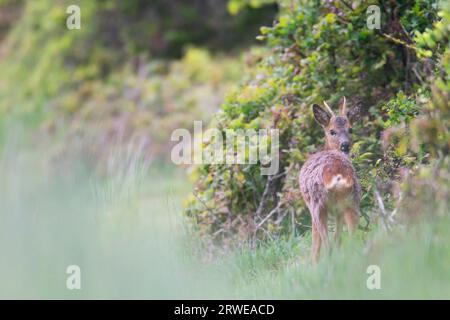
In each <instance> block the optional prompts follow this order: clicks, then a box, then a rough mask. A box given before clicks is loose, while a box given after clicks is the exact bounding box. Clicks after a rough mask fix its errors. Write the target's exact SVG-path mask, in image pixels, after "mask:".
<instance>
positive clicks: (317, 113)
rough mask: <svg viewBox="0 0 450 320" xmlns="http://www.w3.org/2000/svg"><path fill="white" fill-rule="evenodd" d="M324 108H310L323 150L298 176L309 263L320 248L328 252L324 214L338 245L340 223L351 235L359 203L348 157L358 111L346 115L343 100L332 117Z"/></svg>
mask: <svg viewBox="0 0 450 320" xmlns="http://www.w3.org/2000/svg"><path fill="white" fill-rule="evenodd" d="M324 104H325V106H326V109H327V111H326V110H324V109H323V108H321V107H320V106H318V105H317V104H314V105H313V113H314V118H315V119H316V121H317V122H318V123H319V124H320V125H321V126H322V128H323V129H324V131H325V137H326V143H325V148H324V150H323V151H320V152H317V153H315V154H313V155H311V156H310V157H309V158H308V159H307V160H306V162H305V164H304V165H303V167H302V168H301V170H300V175H299V182H300V191H301V194H302V196H303V199H304V200H305V202H306V205H307V206H308V209H309V212H310V214H311V218H312V248H311V257H312V261H313V263H316V262H317V260H318V257H319V253H320V247H321V245H324V246H325V247H326V249H327V250H328V249H329V243H328V225H327V219H328V213H332V214H334V215H335V217H336V230H335V240H336V241H337V242H339V238H340V229H341V228H342V220H343V219H344V220H345V222H346V224H347V226H348V229H349V231H350V232H351V233H353V231H354V230H355V229H356V228H357V226H358V219H359V203H360V199H361V186H360V184H359V181H358V178H357V177H356V173H355V169H354V168H353V165H352V162H351V161H350V159H349V157H348V154H349V152H350V148H351V133H352V128H351V125H352V124H353V122H354V120H356V118H357V116H358V113H359V107H355V108H352V109H351V110H349V111H347V110H346V100H345V97H344V99H343V103H342V105H341V107H340V109H339V115H338V116H336V115H335V114H334V112H333V111H332V110H331V108H330V107H329V106H328V105H327V104H326V102H325V101H324Z"/></svg>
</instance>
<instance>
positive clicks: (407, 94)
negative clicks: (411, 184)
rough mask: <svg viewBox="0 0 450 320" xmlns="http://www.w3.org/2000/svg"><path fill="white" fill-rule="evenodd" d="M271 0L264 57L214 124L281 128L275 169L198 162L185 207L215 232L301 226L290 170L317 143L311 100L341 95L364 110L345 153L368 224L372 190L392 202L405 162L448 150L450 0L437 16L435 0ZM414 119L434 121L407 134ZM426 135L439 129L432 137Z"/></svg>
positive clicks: (254, 235)
mask: <svg viewBox="0 0 450 320" xmlns="http://www.w3.org/2000/svg"><path fill="white" fill-rule="evenodd" d="M279 3H280V7H281V8H282V9H281V12H280V14H279V17H278V20H277V21H276V22H275V23H274V25H273V26H272V27H262V28H261V35H260V36H259V37H258V38H259V39H260V40H265V42H266V51H265V53H264V54H262V57H261V62H260V63H259V64H258V65H257V66H256V67H255V68H254V70H253V71H252V72H251V73H250V75H249V79H248V80H247V81H244V82H243V84H242V86H241V87H240V89H239V90H238V91H237V92H235V93H232V94H231V95H230V96H229V97H228V98H227V99H226V100H225V102H224V103H223V105H222V110H221V112H219V113H218V114H217V115H216V117H215V123H213V126H216V127H217V128H219V129H220V130H225V129H227V128H231V129H241V128H242V129H247V128H277V129H279V130H280V147H279V149H280V152H281V156H280V171H279V174H278V175H277V176H276V178H268V177H267V176H261V175H260V166H259V165H225V164H221V165H208V164H205V165H200V166H198V167H197V168H196V169H195V170H194V173H193V178H194V180H195V181H196V184H195V191H194V193H193V195H192V196H191V197H190V198H189V199H188V204H187V215H188V216H190V217H192V218H193V219H194V220H195V221H196V222H197V223H196V225H197V227H198V230H199V232H200V233H201V234H202V235H205V236H206V238H207V239H210V240H212V241H213V242H217V243H225V244H226V243H228V242H229V241H230V240H234V239H240V240H242V239H253V240H255V239H264V238H267V237H276V236H278V235H280V234H283V233H286V232H297V233H299V232H300V233H302V232H305V231H306V230H308V228H307V226H305V225H307V224H308V223H309V222H308V216H309V214H308V213H307V209H306V208H305V206H304V205H303V203H302V200H301V197H300V196H299V194H298V192H297V190H298V182H297V177H298V172H299V168H300V166H301V165H302V163H303V162H304V161H305V159H306V157H307V155H308V153H312V152H315V151H317V150H319V149H320V148H321V145H322V144H323V138H322V137H323V133H322V130H321V129H320V128H319V126H318V125H316V124H315V123H314V121H313V117H312V112H311V109H310V107H311V105H312V104H313V103H319V104H320V103H322V101H323V100H325V101H327V102H328V103H329V104H330V105H334V106H336V105H337V103H338V101H339V100H340V99H341V98H342V97H343V96H346V97H347V100H348V101H349V104H350V105H351V106H355V105H359V106H360V108H361V110H362V119H361V121H360V122H359V123H358V124H356V125H355V126H354V130H353V132H354V140H355V144H354V146H353V149H352V154H351V157H352V160H353V163H354V164H355V167H356V170H357V172H358V175H359V177H360V180H361V184H362V187H363V197H362V212H363V214H364V216H365V217H366V220H368V222H369V221H373V220H375V219H374V217H375V215H374V211H376V210H378V209H377V208H376V201H375V199H374V191H375V190H377V191H379V193H380V194H381V195H382V198H383V199H384V201H385V202H386V203H385V206H386V207H387V208H388V209H393V208H394V207H395V206H396V205H397V201H395V200H394V199H395V198H397V197H398V190H399V188H400V189H401V186H400V187H399V182H401V181H402V179H401V178H402V170H403V169H411V170H412V171H414V170H415V169H417V168H418V166H421V165H426V164H427V163H429V162H430V161H431V160H432V159H430V157H436V154H437V153H436V152H435V151H436V150H439V152H440V154H441V156H446V155H447V154H448V142H449V141H450V140H449V139H448V119H449V118H448V101H449V99H448V92H449V87H448V49H446V48H448V43H447V42H446V41H447V40H444V39H445V36H444V35H441V33H445V34H447V33H448V26H449V22H448V7H446V9H442V10H441V11H440V13H439V15H440V17H443V18H440V17H439V16H438V11H439V8H440V5H439V2H438V1H431V2H430V1H420V0H416V1H396V2H389V3H386V2H384V1H346V2H343V1H342V2H341V1H297V2H291V3H290V5H286V6H283V1H279ZM369 4H377V5H378V6H380V8H381V13H382V14H381V29H380V30H377V29H374V30H370V29H368V27H367V25H366V19H367V16H368V14H367V13H366V10H367V8H368V5H369ZM439 30H440V31H439ZM430 33H433V34H434V33H436V35H435V36H434V37H433V39H435V40H433V41H429V40H428V41H427V40H423V41H422V40H421V39H428V38H430V37H431V36H430V35H429V34H430ZM429 46H432V48H429ZM444 51H445V52H444ZM445 68H447V69H445ZM445 72H446V73H445ZM443 74H444V75H443ZM438 91H439V93H438ZM436 104H440V105H441V107H439V108H440V109H439V111H438V110H437V109H436V107H433V106H435V105H436ZM430 108H431V109H430ZM430 112H431V115H430ZM435 117H441V118H440V119H437V118H435ZM418 119H423V121H424V122H425V123H427V124H423V125H427V126H428V125H429V126H431V127H432V128H433V130H434V131H432V129H430V130H431V131H432V132H431V133H430V137H429V139H428V140H424V139H420V140H418V139H415V138H414V130H415V129H414V128H416V127H417V124H416V120H418ZM433 119H434V120H433ZM410 124H411V126H410ZM437 127H439V128H440V129H438V128H437ZM438 130H441V131H443V132H441V133H437V131H438ZM419 135H421V133H419ZM421 138H423V137H421ZM431 139H437V140H436V142H433V145H431V144H430V143H428V142H430V141H431ZM414 144H415V147H414V148H413V147H412V146H413V145H414ZM433 150H434V151H433ZM264 190H268V191H269V192H264ZM396 192H397V193H396ZM265 195H267V196H265ZM269 213H273V215H272V216H271V218H270V219H267V220H264V218H265V217H266V216H267V215H269ZM262 221H266V222H264V224H263V225H260V224H261V222H262ZM362 221H364V220H362ZM256 226H258V227H256Z"/></svg>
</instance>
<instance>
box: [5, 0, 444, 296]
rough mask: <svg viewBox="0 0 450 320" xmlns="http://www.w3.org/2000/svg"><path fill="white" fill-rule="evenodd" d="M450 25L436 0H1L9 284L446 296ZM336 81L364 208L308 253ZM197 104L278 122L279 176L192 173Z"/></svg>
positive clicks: (131, 290) (12, 290) (236, 125)
mask: <svg viewBox="0 0 450 320" xmlns="http://www.w3.org/2000/svg"><path fill="white" fill-rule="evenodd" d="M74 3H77V4H78V5H79V6H80V8H81V13H82V18H81V19H82V28H81V30H71V31H69V30H67V28H66V27H65V21H66V17H67V14H66V7H67V6H68V5H69V4H74ZM370 4H377V5H379V6H380V9H381V29H380V30H370V29H368V28H367V25H366V20H367V13H366V10H367V7H368V5H370ZM449 26H450V7H449V5H447V4H446V2H444V1H442V2H440V1H422V0H405V1H319V0H317V1H316V0H310V1H306V0H296V1H291V0H277V1H275V0H228V1H226V0H223V1H222V0H220V1H217V0H215V1H204V0H199V1H196V0H192V1H181V0H168V1H153V0H152V1H142V0H132V1H126V2H125V1H116V0H102V1H87V0H78V1H65V0H57V1H50V0H40V1H10V0H0V70H1V72H0V175H1V176H2V181H1V182H0V203H2V206H1V210H0V237H1V239H0V252H1V253H2V257H3V258H2V259H0V282H1V283H2V288H1V289H0V297H2V298H11V297H16V298H212V297H214V298H449V295H448V292H449V288H450V282H449V279H448V276H447V275H448V272H449V271H450V266H449V265H448V261H449V255H450V242H449V241H448V239H449V238H450V237H449V236H450V225H449V221H448V220H449V217H448V213H449V199H450V197H449V196H450V194H449V192H450V187H449V181H450V179H449V166H450V159H449V150H450V139H449V138H450V137H449V125H450V121H449V117H450V114H449V113H450V108H449V101H450V100H449V95H450V84H449V72H450V69H449V64H450V53H449V48H450V46H449V45H450V43H449V39H450V29H449ZM255 38H257V41H258V42H256V39H255ZM344 95H345V96H346V97H347V99H348V100H349V103H350V104H351V105H353V106H359V107H360V108H361V110H362V118H361V120H360V122H359V123H358V124H357V125H355V127H354V130H353V132H354V140H355V141H356V143H355V144H354V146H353V149H352V153H351V156H352V160H353V163H354V164H355V167H356V169H357V172H358V175H359V177H360V179H361V182H362V186H363V201H362V213H363V215H364V219H361V225H360V229H361V230H359V231H358V233H357V235H356V237H355V238H353V239H348V238H344V243H343V246H342V247H341V248H334V250H333V252H332V254H331V255H330V256H329V257H325V258H324V259H323V260H322V261H321V263H320V264H319V265H318V266H317V267H314V268H313V267H311V266H310V262H309V246H310V232H309V226H310V222H309V213H308V212H307V210H306V209H305V207H304V205H303V203H302V201H301V197H300V196H299V194H298V191H297V190H298V182H297V174H298V171H299V168H300V166H301V165H302V163H303V162H304V161H305V159H306V157H307V155H308V153H312V152H315V151H316V150H318V149H319V148H320V146H321V145H322V143H323V140H322V136H323V134H322V132H321V129H320V128H319V127H318V126H317V125H316V124H315V123H314V121H313V119H312V114H311V112H310V106H311V105H312V103H321V102H322V100H326V101H328V102H329V104H331V105H334V106H336V105H337V103H338V101H339V99H341V97H342V96H344ZM194 120H203V121H205V122H207V123H210V126H211V127H216V128H219V129H220V130H225V129H228V128H230V129H259V128H277V129H279V130H280V132H281V135H280V137H281V139H280V150H281V165H280V172H279V174H278V175H276V176H275V177H272V178H268V177H266V176H261V175H260V166H259V165H200V166H197V167H192V168H189V170H188V171H189V174H190V177H191V181H192V183H190V182H188V180H187V177H186V170H185V168H174V167H173V166H172V164H171V163H170V161H169V155H170V150H171V144H170V141H169V140H170V135H171V133H172V131H173V130H174V129H175V128H180V127H185V128H188V129H191V127H192V125H193V121H194ZM265 190H266V191H267V192H265ZM189 193H191V195H190V196H188V194H189ZM266 195H268V196H266ZM267 217H268V218H267ZM266 218H267V219H266ZM71 264H77V265H79V266H80V267H81V270H82V290H80V291H76V290H72V291H71V290H67V288H66V286H65V281H66V277H67V274H66V273H65V271H66V267H67V266H68V265H71ZM372 264H375V265H378V266H380V268H381V270H382V288H381V290H368V289H367V287H366V279H367V277H368V274H367V273H366V268H367V266H369V265H372Z"/></svg>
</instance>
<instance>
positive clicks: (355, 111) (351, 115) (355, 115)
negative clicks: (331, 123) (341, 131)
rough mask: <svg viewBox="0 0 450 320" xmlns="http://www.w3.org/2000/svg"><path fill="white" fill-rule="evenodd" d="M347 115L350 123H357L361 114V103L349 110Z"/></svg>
mask: <svg viewBox="0 0 450 320" xmlns="http://www.w3.org/2000/svg"><path fill="white" fill-rule="evenodd" d="M346 115H347V118H348V121H350V123H355V122H356V121H358V120H359V118H360V116H361V106H360V105H356V106H354V107H353V108H351V109H350V110H348V111H347V114H346Z"/></svg>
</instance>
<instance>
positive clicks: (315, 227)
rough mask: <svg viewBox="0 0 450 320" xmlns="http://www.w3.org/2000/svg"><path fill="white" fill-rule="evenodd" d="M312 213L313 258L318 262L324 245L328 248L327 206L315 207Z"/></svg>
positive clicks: (314, 261)
mask: <svg viewBox="0 0 450 320" xmlns="http://www.w3.org/2000/svg"><path fill="white" fill-rule="evenodd" d="M311 213H312V215H311V216H312V247H311V258H312V261H313V263H317V261H318V259H319V255H320V248H321V247H322V245H323V246H324V247H325V248H326V249H327V250H328V248H329V244H328V228H327V211H326V209H325V208H315V210H312V211H311Z"/></svg>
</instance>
